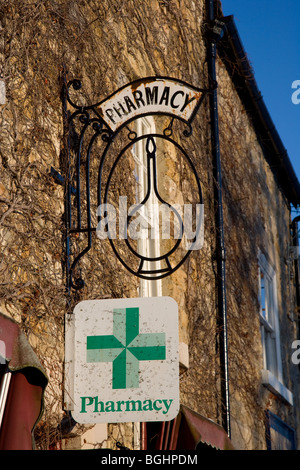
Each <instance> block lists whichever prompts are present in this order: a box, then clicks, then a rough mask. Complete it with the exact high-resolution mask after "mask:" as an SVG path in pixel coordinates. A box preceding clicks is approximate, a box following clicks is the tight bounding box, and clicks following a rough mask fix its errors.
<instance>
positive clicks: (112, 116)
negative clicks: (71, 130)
mask: <svg viewBox="0 0 300 470" xmlns="http://www.w3.org/2000/svg"><path fill="white" fill-rule="evenodd" d="M202 96H203V91H202V90H199V89H196V88H193V87H191V86H189V85H187V84H185V83H183V82H180V81H177V80H171V79H166V78H157V77H155V78H148V79H147V80H139V81H137V82H134V83H132V84H130V85H127V86H125V87H124V88H121V89H120V90H119V91H117V92H116V93H114V94H113V95H112V96H111V97H110V98H108V99H107V100H105V101H104V102H103V103H100V104H99V112H100V113H101V115H102V117H103V119H104V120H105V122H106V123H107V125H108V126H109V127H110V129H112V130H113V131H115V130H116V129H117V128H118V127H119V126H121V125H122V124H124V123H125V122H127V121H129V120H131V119H133V118H135V117H137V116H141V115H144V114H147V115H148V114H166V115H171V116H176V117H178V118H180V119H182V120H184V121H189V120H190V119H191V118H192V116H193V114H194V113H195V111H196V110H197V109H198V106H199V104H200V102H201V98H202Z"/></svg>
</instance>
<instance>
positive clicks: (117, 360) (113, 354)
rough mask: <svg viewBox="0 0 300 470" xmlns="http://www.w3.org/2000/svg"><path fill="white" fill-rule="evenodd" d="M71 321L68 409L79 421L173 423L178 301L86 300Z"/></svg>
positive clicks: (176, 402) (176, 399)
mask: <svg viewBox="0 0 300 470" xmlns="http://www.w3.org/2000/svg"><path fill="white" fill-rule="evenodd" d="M66 322H67V331H66V359H67V361H66V383H65V388H66V397H65V402H66V403H65V406H66V408H67V409H70V410H71V411H72V416H73V418H74V419H75V421H77V422H78V423H82V424H92V423H104V422H107V423H108V422H109V423H115V422H136V421H168V420H171V419H173V418H174V417H175V416H176V415H177V414H178V411H179V362H178V308H177V304H176V302H175V301H174V300H173V299H171V298H170V297H155V298H136V299H112V300H91V301H83V302H80V303H79V304H78V305H77V306H76V307H75V310H74V315H71V316H67V319H66Z"/></svg>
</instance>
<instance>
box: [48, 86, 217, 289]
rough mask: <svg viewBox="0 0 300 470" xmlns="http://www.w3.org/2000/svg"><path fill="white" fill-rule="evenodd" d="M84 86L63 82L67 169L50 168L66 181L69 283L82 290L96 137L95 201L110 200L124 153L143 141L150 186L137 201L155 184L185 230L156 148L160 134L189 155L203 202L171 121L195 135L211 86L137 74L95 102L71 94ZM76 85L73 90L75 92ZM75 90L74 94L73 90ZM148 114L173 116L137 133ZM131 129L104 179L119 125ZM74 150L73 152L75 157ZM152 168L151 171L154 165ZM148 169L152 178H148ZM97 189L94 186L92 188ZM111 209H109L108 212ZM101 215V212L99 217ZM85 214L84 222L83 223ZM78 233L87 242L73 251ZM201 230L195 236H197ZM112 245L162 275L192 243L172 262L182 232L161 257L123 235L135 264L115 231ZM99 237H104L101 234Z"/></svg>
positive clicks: (150, 275)
mask: <svg viewBox="0 0 300 470" xmlns="http://www.w3.org/2000/svg"><path fill="white" fill-rule="evenodd" d="M81 88H82V85H81V82H80V81H79V80H72V81H70V82H69V83H65V86H64V93H63V97H64V110H65V125H66V134H67V140H68V149H67V151H68V155H67V160H68V161H67V164H66V171H65V175H64V176H61V175H60V174H59V173H58V172H57V171H56V170H54V169H52V170H51V174H52V176H53V177H54V179H55V180H56V181H57V182H58V183H59V184H64V185H65V209H66V258H67V284H68V289H69V290H70V289H75V290H79V289H81V288H82V287H83V286H84V280H83V277H82V275H81V273H80V270H79V271H78V272H77V273H76V274H75V271H76V270H77V268H78V267H79V265H80V261H81V260H82V258H83V257H84V255H85V254H86V253H88V251H89V250H90V249H91V247H92V234H93V232H95V231H96V230H97V226H98V225H97V226H96V225H95V224H94V225H93V223H92V214H91V186H90V184H91V183H90V172H91V169H90V162H91V156H92V152H93V149H94V146H95V143H96V142H98V141H99V140H100V141H101V142H102V144H103V146H104V148H103V151H102V154H101V155H100V156H99V155H98V156H97V158H98V175H97V188H96V193H97V205H98V206H100V205H101V204H104V205H105V204H108V195H109V191H110V185H111V181H112V176H113V174H114V172H115V170H116V167H117V165H118V163H119V161H120V158H121V157H123V156H124V153H125V152H126V151H128V149H130V148H132V147H133V146H134V145H136V144H137V143H139V142H142V143H143V144H144V147H145V150H146V154H147V165H148V176H149V178H148V189H147V194H146V196H145V198H144V200H143V201H142V202H141V203H140V204H139V205H138V206H139V208H140V207H141V206H143V205H144V204H145V203H146V201H147V198H148V197H149V191H150V188H151V187H152V188H153V190H154V192H155V194H156V197H157V199H158V200H159V201H160V202H161V203H162V204H166V205H167V206H168V207H169V208H170V209H172V210H173V212H174V214H175V216H176V217H177V219H178V221H179V225H180V230H181V234H182V233H183V232H184V224H183V221H182V220H181V218H180V215H179V214H178V213H176V209H175V208H174V207H172V206H171V205H170V204H168V203H167V202H166V201H164V200H163V199H162V197H161V196H160V194H159V191H158V188H157V182H156V176H157V174H156V172H157V170H156V154H157V146H156V142H157V141H158V140H160V141H164V142H168V143H169V144H172V145H173V146H174V148H175V149H176V150H178V151H179V152H181V154H182V155H183V157H184V159H185V160H186V161H187V163H188V165H189V167H190V170H191V171H192V173H193V174H194V176H195V180H196V185H197V191H198V196H199V200H198V203H199V204H202V203H203V200H202V190H201V185H200V181H199V178H198V175H197V171H196V168H195V165H194V163H193V161H192V159H191V158H190V157H189V155H188V154H187V152H186V151H185V149H184V148H183V147H182V145H181V144H180V143H178V142H177V141H176V140H175V139H174V135H173V125H174V122H175V120H179V121H180V122H183V123H184V125H185V129H184V130H183V137H185V138H188V137H190V136H191V135H192V131H193V129H192V122H193V120H194V118H195V115H196V114H197V112H198V110H199V107H200V105H201V103H202V101H203V99H204V97H205V96H206V94H207V93H208V92H209V90H207V89H199V88H195V87H192V86H191V85H188V84H187V83H185V82H183V81H181V80H175V79H171V78H168V77H148V78H145V79H142V80H136V81H134V82H132V83H130V84H128V85H126V86H124V87H122V88H120V89H119V90H118V91H117V92H115V93H113V94H112V95H110V96H109V97H108V98H106V99H105V100H103V101H100V102H98V103H96V104H93V105H81V104H77V103H76V102H75V100H74V99H73V95H74V93H75V94H76V92H78V91H79V90H80V89H81ZM71 90H72V93H71ZM71 95H72V96H71ZM146 116H165V117H169V123H168V125H167V126H166V127H164V128H163V129H162V130H161V131H160V132H157V131H155V133H150V134H149V133H147V134H145V135H137V133H136V131H135V130H133V129H131V128H130V126H129V125H130V124H131V123H132V122H134V121H135V120H137V119H139V118H141V117H146ZM75 123H76V125H77V128H78V129H79V131H78V132H77V142H76V145H74V143H73V144H71V142H70V140H71V129H72V127H73V126H75ZM124 130H126V131H127V142H123V144H122V149H121V150H120V151H119V153H118V155H117V156H116V157H115V159H114V161H113V163H112V165H111V168H110V171H109V174H108V177H107V180H106V181H104V179H103V178H104V176H103V166H104V163H105V162H106V159H107V155H108V154H109V151H110V148H111V145H112V143H113V142H114V141H115V140H116V138H117V137H118V136H119V135H120V133H121V131H124ZM71 153H72V154H73V156H72V158H71ZM82 166H84V170H85V180H84V188H85V189H84V192H83V191H82V175H81V169H82ZM150 170H151V171H150ZM150 173H151V174H152V178H150ZM93 192H95V190H94V188H93ZM106 215H107V214H106V213H105V214H104V216H106ZM133 216H134V212H132V213H129V214H128V217H127V222H128V223H129V222H130V220H131V219H132V217H133ZM101 217H103V215H102V216H98V223H99V222H100V221H101ZM83 219H84V223H83ZM106 228H107V232H108V234H109V229H110V228H109V223H108V222H107V226H106ZM76 234H86V245H85V247H84V248H83V249H81V250H80V252H79V253H77V254H75V255H74V253H73V251H74V250H75V248H74V247H72V246H71V244H72V240H71V237H72V236H74V235H76ZM196 237H197V236H195V239H196ZM108 238H109V242H110V245H111V247H112V249H113V251H114V253H115V255H116V256H117V258H118V260H119V261H120V262H121V264H122V265H123V266H124V267H125V268H126V269H127V270H128V271H129V272H131V273H132V274H133V275H135V276H137V277H139V278H142V279H148V280H152V279H161V278H164V277H166V276H168V275H170V274H172V273H173V272H174V271H176V270H177V269H178V268H179V267H180V266H181V265H182V264H183V262H184V261H185V260H186V258H187V257H188V256H189V255H190V253H191V251H192V249H193V248H192V246H191V248H190V249H189V250H187V252H186V254H185V255H184V256H183V257H182V259H181V260H180V261H179V262H177V263H176V264H173V265H172V263H171V261H170V255H171V254H172V253H173V252H175V251H176V250H177V248H178V247H179V245H180V243H181V241H182V237H181V238H179V239H178V240H177V242H176V243H175V245H174V247H173V248H172V249H171V250H170V251H169V252H167V253H165V254H164V255H161V256H159V257H151V256H148V257H147V256H145V255H142V254H140V253H138V252H137V250H136V249H135V248H134V247H133V246H132V244H131V243H130V242H129V240H128V237H127V238H126V237H125V243H126V245H127V248H128V250H129V251H130V252H131V254H132V255H133V256H135V257H136V258H137V259H138V266H137V268H135V269H134V268H133V267H132V266H130V265H129V264H128V262H127V261H126V260H125V259H123V257H122V256H121V255H120V253H119V252H118V250H117V248H116V246H115V243H114V240H113V238H112V237H108ZM99 243H101V240H99ZM156 261H161V262H162V263H163V264H164V266H163V267H162V268H159V269H152V268H151V269H145V264H146V263H147V262H148V263H150V264H151V263H152V262H156Z"/></svg>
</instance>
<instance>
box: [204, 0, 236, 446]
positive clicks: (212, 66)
mask: <svg viewBox="0 0 300 470" xmlns="http://www.w3.org/2000/svg"><path fill="white" fill-rule="evenodd" d="M221 34H222V24H220V23H219V22H218V20H216V15H215V1H214V0H208V42H207V45H208V58H207V61H208V75H209V80H210V87H211V89H212V92H211V94H210V115H211V141H212V155H213V165H214V179H215V201H216V205H217V207H216V237H217V239H216V242H217V253H216V256H217V276H218V277H217V295H218V300H217V302H218V312H217V327H218V331H219V354H220V366H221V400H222V425H223V428H224V429H225V431H226V432H227V434H228V436H229V438H230V437H231V427H230V400H229V373H228V341H227V304H226V269H225V262H226V257H225V243H224V223H223V203H222V172H221V159H220V143H219V116H218V94H217V78H216V58H217V42H218V40H219V39H220V38H221Z"/></svg>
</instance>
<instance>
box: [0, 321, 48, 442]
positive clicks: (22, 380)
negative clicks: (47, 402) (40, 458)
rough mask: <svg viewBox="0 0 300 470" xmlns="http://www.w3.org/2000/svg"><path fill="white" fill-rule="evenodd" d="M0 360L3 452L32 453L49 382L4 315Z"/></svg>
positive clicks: (0, 326)
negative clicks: (25, 451) (18, 451)
mask: <svg viewBox="0 0 300 470" xmlns="http://www.w3.org/2000/svg"><path fill="white" fill-rule="evenodd" d="M0 356H1V357H0V359H1V361H0V362H1V376H0V378H1V386H0V396H1V399H2V405H3V404H4V413H3V418H2V422H1V427H0V450H32V449H33V448H34V439H33V432H34V428H35V426H36V424H37V423H38V421H39V420H40V418H41V415H42V413H43V395H44V390H45V388H46V385H47V383H48V379H47V376H46V374H45V371H44V369H43V368H42V366H41V364H40V362H39V360H38V358H37V356H36V354H35V353H34V351H33V349H32V348H31V346H30V344H29V343H28V341H27V339H26V337H25V335H24V333H23V332H22V330H21V329H20V327H19V325H18V324H17V323H16V322H15V321H13V320H12V319H11V318H9V317H7V316H6V315H3V314H2V313H0ZM8 379H9V380H8ZM6 386H7V390H8V392H7V394H5V393H4V392H5V390H4V389H5V387H6ZM4 402H5V403H4ZM0 406H1V403H0Z"/></svg>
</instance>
